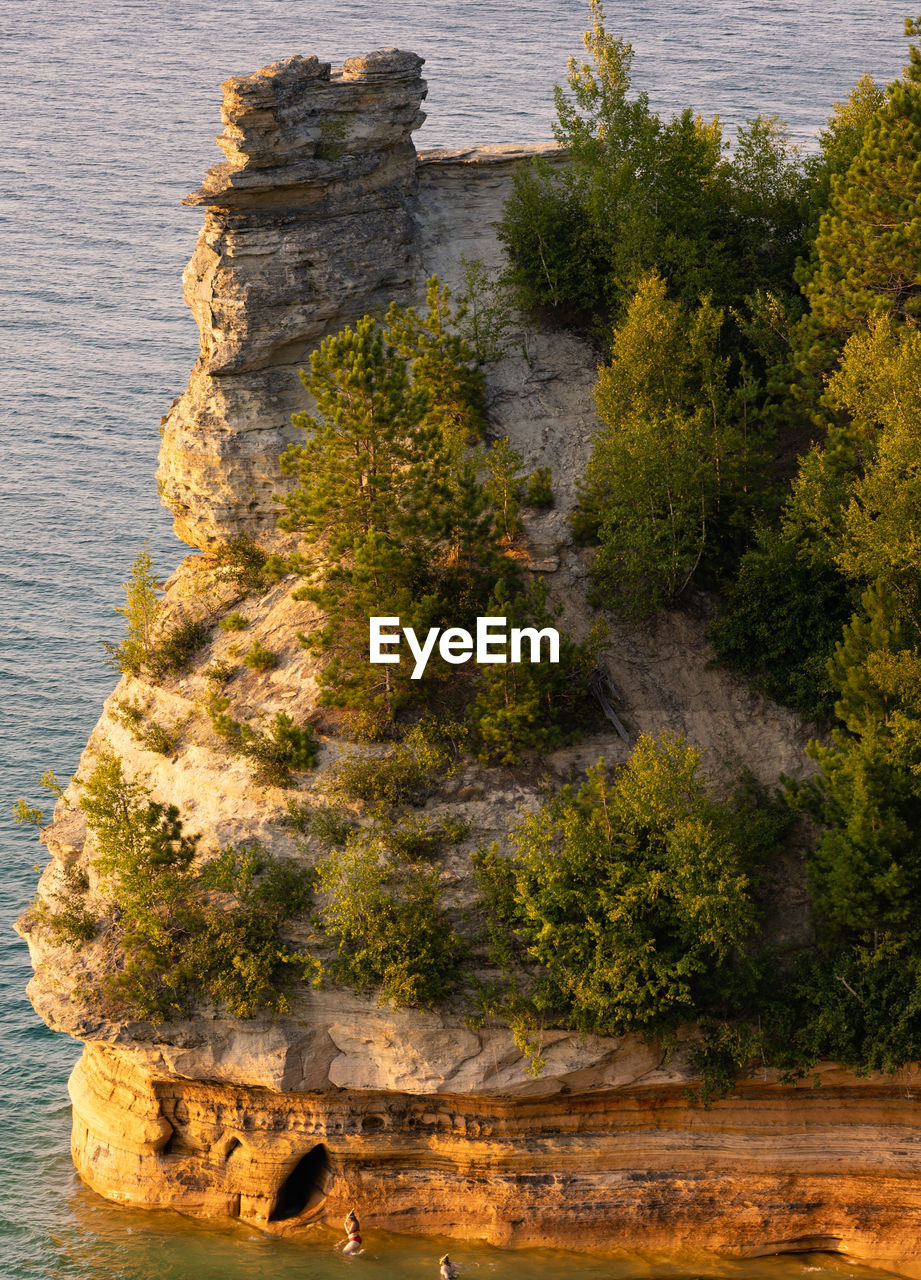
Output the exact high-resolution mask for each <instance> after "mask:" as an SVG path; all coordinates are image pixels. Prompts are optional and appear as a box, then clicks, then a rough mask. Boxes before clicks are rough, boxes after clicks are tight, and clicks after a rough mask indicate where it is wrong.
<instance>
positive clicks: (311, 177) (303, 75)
mask: <svg viewBox="0 0 921 1280" xmlns="http://www.w3.org/2000/svg"><path fill="white" fill-rule="evenodd" d="M421 67H422V59H421V58H418V57H416V55H415V54H412V53H403V52H401V51H399V50H397V49H388V50H385V51H383V52H378V53H371V54H368V55H367V56H365V57H363V58H350V59H349V61H348V62H346V63H345V65H344V66H343V67H342V68H341V70H339V71H336V72H334V73H331V71H330V66H329V63H326V62H319V61H318V60H317V59H316V58H300V57H296V58H289V59H287V60H286V61H284V62H277V63H274V64H273V65H271V66H268V67H263V68H262V70H261V71H257V72H256V74H255V75H251V76H239V77H235V78H234V79H231V80H227V81H226V82H225V84H224V86H223V87H224V103H223V109H222V114H223V119H224V125H225V128H224V132H223V133H222V134H221V135H220V137H219V138H218V143H219V145H220V147H221V148H222V150H223V151H224V154H225V155H226V157H227V161H226V163H225V164H220V165H216V166H215V168H213V169H211V170H210V171H209V173H208V175H207V177H206V178H205V181H204V184H203V185H202V187H201V189H200V190H199V191H196V192H195V193H194V194H193V195H191V196H189V198H188V201H187V203H190V204H203V205H205V206H206V208H207V215H206V219H205V226H204V228H203V230H202V233H201V235H200V236H199V238H198V244H197V245H196V248H195V253H194V255H193V257H192V260H191V262H190V263H189V265H188V267H187V268H186V271H185V274H184V276H183V285H184V288H185V296H186V301H187V302H188V304H189V306H190V308H191V310H192V313H193V315H194V316H195V319H196V321H197V323H198V327H199V330H200V333H201V357H200V359H199V361H198V364H197V365H196V366H195V369H194V371H193V373H192V376H191V378H190V380H189V386H188V388H187V390H186V391H185V394H184V395H182V396H181V397H180V398H179V399H178V400H177V401H176V402H175V403H174V404H173V406H172V408H171V409H170V411H169V414H168V415H167V417H166V419H165V421H164V428H163V450H162V455H161V464H160V471H159V476H158V478H159V482H160V487H161V493H162V495H163V501H164V503H165V505H166V506H167V507H168V508H169V509H170V510H171V511H172V512H173V514H174V516H175V518H176V532H177V533H178V535H179V536H180V537H181V538H183V539H184V540H185V541H186V542H189V543H190V544H191V545H192V546H196V547H207V546H209V545H211V544H213V543H215V542H225V541H227V540H228V539H230V538H232V537H235V536H238V535H240V534H241V533H251V534H262V535H264V534H266V533H274V530H275V515H276V514H277V510H278V508H277V504H276V503H275V502H274V500H273V494H275V493H276V492H277V490H278V487H279V479H280V477H279V468H278V457H279V454H280V453H281V451H282V449H283V448H284V446H285V444H286V443H287V442H288V441H290V440H291V439H292V437H293V431H292V427H291V414H292V412H293V411H295V410H297V409H302V408H304V406H305V397H304V393H303V388H302V387H301V384H300V382H299V379H298V376H297V371H298V368H299V367H300V365H302V364H303V363H304V361H305V358H306V356H307V355H308V354H309V352H310V351H311V350H313V348H314V347H316V346H317V344H318V342H319V340H320V338H321V337H322V336H323V335H324V333H327V332H329V331H330V329H336V328H339V327H340V326H341V325H342V324H343V323H344V322H345V321H346V320H348V319H353V318H355V317H357V316H360V315H363V314H364V313H365V312H367V311H369V310H374V309H377V308H383V307H386V305H387V304H388V302H389V301H390V300H391V299H392V298H405V296H406V294H407V291H408V290H409V289H410V288H411V286H412V282H413V279H414V239H413V223H412V219H411V217H410V215H409V212H408V209H407V201H408V198H409V196H410V194H411V192H412V191H413V189H414V187H415V181H416V152H415V148H414V147H413V145H412V141H411V137H410V135H411V133H412V131H413V130H414V129H417V128H418V127H419V125H420V124H422V122H423V120H424V119H425V116H424V114H423V113H422V112H421V111H420V109H419V108H420V104H421V102H422V99H423V98H424V97H425V91H426V90H425V81H424V80H422V79H421V78H420V74H419V73H420V69H421Z"/></svg>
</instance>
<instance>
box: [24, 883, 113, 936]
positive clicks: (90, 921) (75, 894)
mask: <svg viewBox="0 0 921 1280" xmlns="http://www.w3.org/2000/svg"><path fill="white" fill-rule="evenodd" d="M62 878H63V881H64V885H63V892H62V891H61V890H58V891H57V893H56V894H55V906H54V907H52V906H50V905H49V904H48V903H46V902H42V901H36V902H35V903H34V904H33V908H32V914H33V918H34V919H35V922H36V923H37V924H38V925H39V926H40V927H41V928H42V929H45V930H47V931H48V932H49V933H50V934H51V935H52V937H53V938H54V939H55V940H56V941H58V942H62V943H64V944H65V945H66V946H68V947H73V948H74V949H76V948H77V947H80V946H82V945H83V944H84V943H85V942H90V941H92V939H93V938H95V936H96V932H97V929H98V927H99V925H98V922H97V920H96V917H95V916H94V915H93V914H92V913H91V912H90V911H88V910H87V908H86V907H85V906H84V905H83V903H82V902H81V901H80V900H79V899H80V898H82V897H83V895H84V894H85V893H86V891H87V889H88V888H89V879H88V877H87V874H86V872H85V871H84V870H83V868H82V867H68V868H67V869H66V870H65V871H64V874H63V877H62Z"/></svg>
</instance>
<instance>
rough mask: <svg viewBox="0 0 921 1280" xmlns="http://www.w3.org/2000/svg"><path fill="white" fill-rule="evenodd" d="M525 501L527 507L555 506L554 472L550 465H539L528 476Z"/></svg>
mask: <svg viewBox="0 0 921 1280" xmlns="http://www.w3.org/2000/svg"><path fill="white" fill-rule="evenodd" d="M524 502H525V506H527V507H540V508H548V507H552V506H553V502H554V498H553V472H552V471H551V470H550V468H549V467H538V468H537V470H536V471H532V472H531V474H530V475H529V476H528V482H527V485H526V486H525V491H524Z"/></svg>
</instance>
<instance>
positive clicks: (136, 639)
mask: <svg viewBox="0 0 921 1280" xmlns="http://www.w3.org/2000/svg"><path fill="white" fill-rule="evenodd" d="M122 589H123V591H124V593H125V603H124V604H123V605H116V606H115V612H116V613H120V614H121V616H122V617H123V618H124V619H125V623H126V626H127V633H126V635H125V638H124V639H123V640H122V642H121V643H120V644H117V645H115V644H111V643H109V642H108V641H105V640H104V641H103V648H104V649H105V651H106V654H107V658H106V661H107V662H108V663H109V665H110V666H113V667H115V668H116V670H118V671H122V672H125V673H127V674H129V675H134V676H137V675H140V674H141V672H142V671H143V670H144V669H145V668H146V667H147V666H148V664H149V663H150V661H151V660H152V658H153V656H154V651H155V649H156V642H155V640H154V633H155V630H156V625H157V621H158V619H159V616H160V600H159V593H160V584H159V583H158V581H157V579H156V576H155V574H154V571H153V560H152V559H151V556H150V551H149V550H148V547H147V543H146V542H145V543H144V545H143V547H142V548H141V550H140V551H139V552H138V554H137V556H136V558H135V561H134V564H133V565H132V566H131V576H130V578H129V579H128V581H127V582H126V583H125V584H124V586H123V588H122Z"/></svg>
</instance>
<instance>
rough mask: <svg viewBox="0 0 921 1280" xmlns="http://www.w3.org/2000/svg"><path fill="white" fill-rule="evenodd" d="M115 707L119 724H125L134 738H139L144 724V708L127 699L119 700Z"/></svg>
mask: <svg viewBox="0 0 921 1280" xmlns="http://www.w3.org/2000/svg"><path fill="white" fill-rule="evenodd" d="M115 707H116V710H115V719H116V720H117V721H118V722H119V724H123V725H124V726H125V728H126V729H128V730H129V731H130V732H131V733H132V734H133V735H134V737H138V735H139V733H140V728H141V725H142V724H143V722H144V708H143V707H141V706H139V705H138V704H137V703H136V702H128V701H127V699H125V698H117V699H116V701H115Z"/></svg>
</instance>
